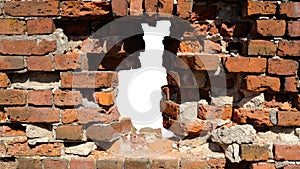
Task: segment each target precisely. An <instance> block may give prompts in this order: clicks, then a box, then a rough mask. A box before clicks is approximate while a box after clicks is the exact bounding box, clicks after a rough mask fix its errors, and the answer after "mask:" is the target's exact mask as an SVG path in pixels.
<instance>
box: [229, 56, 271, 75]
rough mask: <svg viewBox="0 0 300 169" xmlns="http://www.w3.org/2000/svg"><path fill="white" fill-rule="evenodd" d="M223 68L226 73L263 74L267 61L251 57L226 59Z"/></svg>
mask: <svg viewBox="0 0 300 169" xmlns="http://www.w3.org/2000/svg"><path fill="white" fill-rule="evenodd" d="M225 67H226V69H227V70H228V72H234V73H238V72H251V73H264V72H266V68H267V59H265V58H251V57H226V58H225Z"/></svg>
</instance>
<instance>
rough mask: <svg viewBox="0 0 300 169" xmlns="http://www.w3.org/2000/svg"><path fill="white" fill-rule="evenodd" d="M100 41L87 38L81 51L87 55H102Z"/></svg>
mask: <svg viewBox="0 0 300 169" xmlns="http://www.w3.org/2000/svg"><path fill="white" fill-rule="evenodd" d="M101 43H102V42H100V39H90V38H87V39H85V40H84V41H83V42H82V47H81V51H82V52H86V53H101V52H102V50H101Z"/></svg>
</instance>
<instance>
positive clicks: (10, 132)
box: [0, 124, 26, 137]
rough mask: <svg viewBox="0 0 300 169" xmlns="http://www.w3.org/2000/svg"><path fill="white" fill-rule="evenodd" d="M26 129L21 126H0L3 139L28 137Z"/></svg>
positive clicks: (0, 134)
mask: <svg viewBox="0 0 300 169" xmlns="http://www.w3.org/2000/svg"><path fill="white" fill-rule="evenodd" d="M25 130H26V128H25V127H22V126H21V125H19V124H10V125H7V126H3V125H2V126H0V136H1V137H16V136H26V132H25Z"/></svg>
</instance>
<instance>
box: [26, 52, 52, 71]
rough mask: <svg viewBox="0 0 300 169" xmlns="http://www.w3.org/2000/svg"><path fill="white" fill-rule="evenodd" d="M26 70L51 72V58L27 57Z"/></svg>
mask: <svg viewBox="0 0 300 169" xmlns="http://www.w3.org/2000/svg"><path fill="white" fill-rule="evenodd" d="M27 68H28V70H29V71H48V72H49V71H52V57H49V56H30V57H27Z"/></svg>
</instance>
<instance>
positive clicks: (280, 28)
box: [256, 20, 286, 36]
mask: <svg viewBox="0 0 300 169" xmlns="http://www.w3.org/2000/svg"><path fill="white" fill-rule="evenodd" d="M285 27H286V22H285V20H256V32H257V34H258V35H260V36H283V35H284V34H285Z"/></svg>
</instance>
